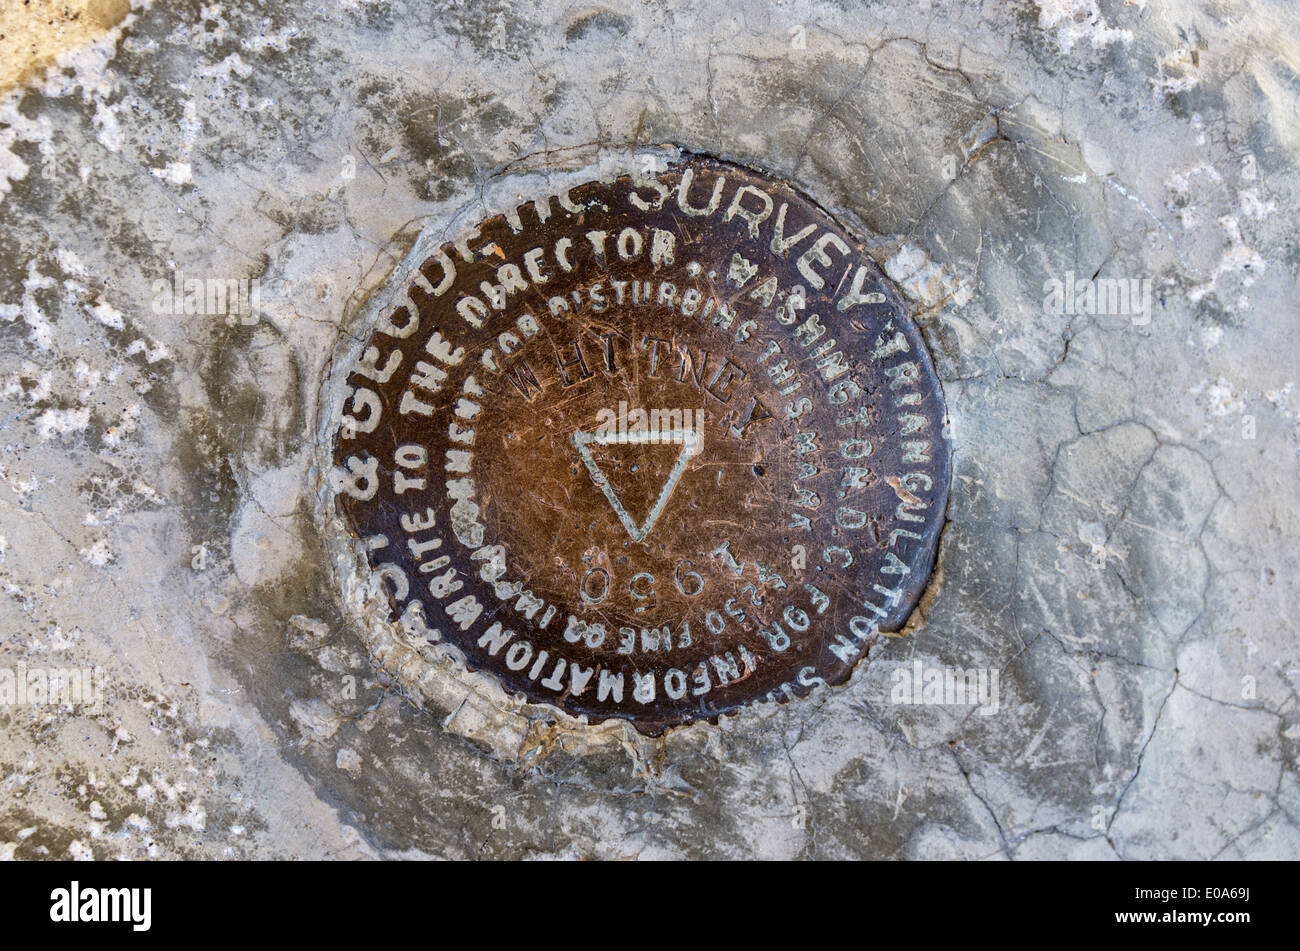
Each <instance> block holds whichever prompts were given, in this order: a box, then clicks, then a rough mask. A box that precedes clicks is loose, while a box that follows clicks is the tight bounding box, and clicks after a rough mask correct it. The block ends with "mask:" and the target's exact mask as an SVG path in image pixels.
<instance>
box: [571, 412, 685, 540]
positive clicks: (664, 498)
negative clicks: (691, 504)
mask: <svg viewBox="0 0 1300 951" xmlns="http://www.w3.org/2000/svg"><path fill="white" fill-rule="evenodd" d="M572 442H573V448H574V449H577V450H578V456H579V457H580V458H581V459H582V462H583V464H584V465H585V466H586V467H587V471H588V472H590V473H591V481H593V482H595V483H596V485H597V486H598V487H599V488H600V491H601V492H603V493H604V494H605V499H606V500H607V501H608V502H609V505H610V508H612V509H613V510H614V514H615V515H617V516H618V520H619V521H620V522H621V523H622V524H623V527H624V528H625V529H627V533H628V534H629V535H630V536H632V541H634V542H639V541H641V540H642V539H643V538H645V537H646V536H647V535H649V534H650V529H652V528H654V526H655V522H657V521H658V520H659V516H660V515H661V514H662V513H663V510H664V506H665V505H666V504H667V502H668V497H669V496H670V495H672V494H673V489H675V488H676V487H677V482H678V480H680V479H681V477H682V473H683V472H685V471H686V463H687V462H689V461H690V457H691V456H693V455H695V454H696V453H698V452H699V451H700V437H699V434H698V433H697V432H696V431H695V430H693V429H670V430H667V431H663V432H655V433H650V432H624V433H610V432H604V431H599V430H598V431H596V432H584V431H581V430H579V431H578V432H575V433H574V434H573V437H572ZM648 442H656V443H677V444H680V445H681V447H682V448H681V451H680V452H678V453H677V462H676V463H674V465H673V468H672V471H671V472H669V473H668V479H667V481H666V482H664V486H663V488H662V489H660V490H659V497H658V498H657V499H656V500H655V504H654V505H653V506H651V507H650V512H649V514H647V515H646V517H645V521H644V522H642V523H641V524H640V525H638V524H637V523H636V521H635V520H633V518H632V516H631V515H629V514H628V512H627V508H626V507H625V506H624V505H623V502H622V501H621V500H620V499H619V497H618V493H617V492H615V491H614V486H613V485H612V484H611V483H610V481H609V479H608V478H606V476H605V474H604V473H603V472H601V470H600V465H599V464H598V463H597V462H596V459H595V457H594V456H592V453H591V447H592V446H593V445H596V446H617V445H627V444H629V443H648Z"/></svg>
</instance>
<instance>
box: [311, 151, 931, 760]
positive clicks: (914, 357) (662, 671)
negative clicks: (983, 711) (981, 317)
mask: <svg viewBox="0 0 1300 951" xmlns="http://www.w3.org/2000/svg"><path fill="white" fill-rule="evenodd" d="M511 219H513V220H511ZM511 219H508V218H507V217H506V216H497V217H495V218H492V219H490V220H488V221H486V222H484V223H482V224H481V225H480V226H479V227H477V228H475V229H473V231H471V232H470V235H469V236H468V237H466V238H465V239H464V240H460V241H455V242H448V243H447V244H445V245H444V246H443V247H442V248H441V249H440V250H439V251H438V252H437V253H436V254H431V255H430V256H429V257H428V259H426V260H425V261H424V262H423V263H422V264H421V265H420V276H419V277H418V278H417V279H416V280H415V281H414V282H412V283H411V285H410V286H409V287H408V288H407V296H406V299H405V302H404V303H401V304H398V305H396V306H395V307H394V308H393V309H392V311H391V312H389V313H384V314H383V315H382V317H381V320H380V321H379V323H380V327H379V329H378V330H377V331H376V332H375V333H374V335H373V336H372V337H371V339H370V341H369V346H368V347H367V349H366V350H365V351H364V353H363V355H362V357H361V359H360V360H359V361H358V363H357V365H356V366H354V367H353V369H352V371H351V372H350V374H349V376H348V384H349V386H350V388H351V392H350V395H349V397H348V404H347V406H346V407H345V408H346V409H347V412H346V414H345V415H344V417H343V423H342V426H341V428H340V430H339V433H338V438H337V442H336V449H335V456H336V459H335V461H336V464H337V466H338V468H337V469H336V471H335V479H336V488H337V490H338V500H339V506H340V510H341V511H342V512H343V514H344V515H345V516H346V519H347V522H348V524H349V526H350V528H351V530H352V531H353V532H354V533H355V534H357V535H358V536H359V537H360V538H362V539H363V541H364V542H366V548H367V551H368V555H369V561H370V564H371V567H372V569H374V570H375V571H376V572H377V573H378V576H379V577H381V578H382V581H383V586H384V589H385V591H386V592H387V594H388V597H389V602H390V604H391V605H392V608H393V618H394V620H397V619H398V618H405V619H406V621H407V625H408V626H410V625H412V624H418V625H419V626H420V627H421V628H422V629H423V631H424V632H425V637H426V639H427V640H428V641H429V642H431V643H434V642H448V643H451V644H454V645H455V646H456V647H458V648H459V649H460V650H461V651H462V652H463V654H464V657H465V662H466V664H467V665H468V666H469V667H470V669H482V670H486V671H488V672H490V673H491V674H492V675H493V676H495V677H496V678H497V679H498V680H499V681H500V682H501V684H502V685H503V686H504V687H505V688H506V689H507V690H508V691H509V692H510V693H519V694H523V695H524V696H526V697H528V698H529V699H530V700H532V701H534V702H542V703H550V704H552V705H554V706H557V707H559V708H561V709H563V710H564V711H565V712H567V713H569V714H571V715H574V716H585V717H587V718H589V720H591V721H593V722H595V721H600V720H604V719H606V718H620V719H626V720H630V721H632V722H633V723H634V724H635V725H636V726H637V728H638V729H640V730H642V731H643V732H646V733H652V734H653V733H660V732H662V731H663V729H664V728H665V727H667V726H671V725H674V724H680V723H685V722H690V721H692V720H696V719H711V720H715V721H716V718H717V717H718V715H720V714H723V713H729V712H732V711H735V710H736V709H738V708H739V707H741V706H743V705H744V704H746V703H748V702H750V701H753V700H755V699H768V700H779V701H785V700H788V699H792V698H795V697H797V696H805V695H807V694H808V692H809V691H810V690H811V689H813V688H814V687H815V686H816V685H818V684H822V683H829V684H840V683H843V682H844V681H845V680H847V679H848V677H849V674H850V673H851V671H852V669H853V666H854V665H855V664H856V663H857V662H858V661H859V660H860V659H862V658H863V657H864V656H866V654H867V653H868V652H869V650H870V649H871V647H872V646H874V645H875V643H876V640H877V639H878V637H879V635H880V632H882V631H883V632H892V631H897V630H898V629H899V628H900V627H901V626H902V624H903V623H904V621H905V620H906V619H907V617H908V615H909V613H910V612H911V610H912V608H913V607H914V605H915V604H916V602H917V599H918V598H919V597H920V594H921V592H922V590H923V589H924V587H925V584H926V581H927V580H928V578H929V575H930V571H931V568H932V566H933V564H934V557H935V550H936V547H937V543H938V536H939V531H940V528H941V527H942V525H943V517H944V509H945V505H946V502H947V493H948V482H949V472H950V462H949V454H950V453H949V445H948V437H947V433H946V428H945V419H944V407H943V397H942V394H941V392H940V389H939V386H938V382H937V380H936V378H935V374H934V369H933V366H932V364H931V360H930V356H929V353H928V351H927V349H926V346H925V343H924V342H923V340H922V339H921V336H920V334H919V332H918V330H917V328H916V325H915V324H914V323H913V321H912V319H911V317H910V316H909V314H908V308H907V306H906V305H905V303H904V302H903V300H902V298H901V297H900V295H899V294H898V292H897V290H896V288H895V287H894V286H893V284H892V282H891V281H889V279H888V278H887V277H885V276H884V274H883V273H882V272H881V271H880V269H879V268H878V267H877V266H876V264H875V263H874V262H873V261H872V260H871V259H870V257H868V256H867V255H866V253H865V251H864V247H863V245H862V244H861V242H860V241H858V240H857V239H855V238H854V237H853V236H852V235H850V234H849V233H848V232H846V231H845V230H844V229H843V228H841V227H840V226H839V225H838V224H836V223H835V222H834V221H833V220H832V219H831V218H830V216H828V215H827V214H826V213H825V212H824V211H822V210H821V209H819V208H818V207H817V206H816V205H815V204H813V203H812V202H811V201H810V200H809V199H808V198H806V197H805V196H803V195H802V194H800V193H799V192H798V191H797V190H796V189H794V188H793V187H791V186H790V185H788V184H786V183H784V182H780V181H776V180H772V179H769V178H767V177H765V176H763V175H761V174H760V173H758V172H756V171H754V170H752V169H747V168H742V167H739V166H737V165H734V164H731V163H726V162H722V161H720V160H717V159H713V158H709V157H705V156H700V155H689V154H688V155H684V156H683V157H682V158H681V159H680V160H679V161H678V162H676V163H674V164H673V165H672V166H670V167H669V168H668V169H667V170H666V171H664V172H661V173H659V174H656V175H652V176H646V177H645V179H644V180H643V181H640V182H637V181H634V180H633V179H632V178H631V177H626V176H625V177H622V178H620V179H618V180H616V181H613V182H609V183H602V182H590V183H588V184H586V185H582V186H579V187H577V188H574V189H572V190H570V191H569V192H568V193H567V194H565V195H563V196H559V197H558V198H557V199H556V200H554V201H549V200H548V201H543V202H535V203H534V202H530V203H527V204H524V205H521V206H519V208H518V209H517V211H516V212H515V214H514V215H513V216H511ZM638 413H640V414H642V415H640V416H638V415H637V414H638Z"/></svg>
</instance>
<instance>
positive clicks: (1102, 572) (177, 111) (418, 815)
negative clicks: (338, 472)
mask: <svg viewBox="0 0 1300 951" xmlns="http://www.w3.org/2000/svg"><path fill="white" fill-rule="evenodd" d="M103 6H104V9H105V10H107V9H109V8H110V7H112V5H111V4H106V5H103ZM116 15H117V14H114V15H113V16H109V15H108V14H107V13H105V14H103V16H102V25H103V26H104V27H107V28H108V31H107V32H105V33H103V34H102V35H101V36H99V38H97V39H94V40H93V41H91V42H89V43H87V44H83V45H79V46H76V47H75V48H73V49H71V50H69V51H65V52H58V51H57V49H56V50H55V52H54V53H53V54H52V55H57V59H56V60H55V62H54V65H52V66H51V67H49V68H48V69H46V70H45V71H44V72H41V73H38V74H36V75H35V76H33V77H30V78H28V79H27V82H26V85H22V86H14V87H13V88H11V89H10V90H8V91H7V92H5V93H3V94H2V95H0V211H2V213H3V216H4V222H5V227H4V231H3V234H2V235H0V341H2V344H0V428H2V429H3V435H2V437H0V587H2V591H0V595H2V597H0V638H2V642H0V668H7V669H10V670H17V669H19V667H20V665H21V666H23V667H26V668H29V669H54V668H96V667H98V668H101V669H102V671H103V676H104V687H103V697H102V702H101V703H100V704H98V705H97V706H96V707H95V708H94V709H89V708H83V707H77V706H74V707H72V708H71V709H69V708H67V707H65V706H59V705H49V704H41V703H26V704H18V703H9V704H6V705H0V725H2V726H3V731H2V732H0V803H2V804H0V857H12V858H38V857H47V856H48V857H56V858H63V857H94V858H100V859H107V858H116V857H146V856H156V857H174V856H193V857H259V858H273V857H304V858H316V857H339V858H364V857H379V856H390V857H407V856H409V857H420V856H444V857H453V858H469V857H527V856H545V857H601V858H621V857H641V858H657V857H678V856H681V857H724V858H742V857H764V858H766V857H772V858H776V857H817V858H850V857H897V858H952V857H961V858H1008V859H1015V858H1046V857H1050V858H1114V857H1121V858H1168V857H1180V858H1213V857H1225V858H1294V857H1296V856H1297V855H1300V827H1297V820H1298V819H1300V783H1298V782H1297V757H1298V756H1300V710H1298V708H1297V693H1296V687H1297V678H1298V677H1300V648H1297V643H1300V637H1298V636H1297V635H1298V634H1300V631H1298V630H1297V621H1296V619H1295V617H1294V615H1292V613H1291V611H1292V610H1293V608H1292V605H1293V604H1294V603H1296V600H1297V594H1298V593H1300V592H1298V590H1297V589H1298V588H1300V583H1298V581H1297V574H1296V570H1295V566H1296V560H1297V552H1298V551H1300V524H1298V523H1300V506H1298V505H1297V502H1298V501H1300V491H1298V489H1300V483H1298V482H1297V477H1298V475H1300V468H1298V464H1297V463H1298V459H1297V454H1298V453H1300V427H1298V420H1297V407H1298V405H1300V394H1296V393H1295V391H1294V384H1295V379H1296V377H1297V375H1298V374H1300V367H1297V363H1298V362H1300V361H1297V357H1296V353H1297V352H1300V320H1297V317H1298V316H1300V308H1298V307H1297V304H1296V300H1297V287H1296V284H1297V268H1298V267H1300V246H1298V244H1297V238H1296V235H1297V232H1296V228H1295V226H1294V221H1295V219H1296V215H1297V212H1298V211H1300V194H1297V189H1298V188H1300V176H1298V175H1297V157H1298V156H1300V123H1297V120H1296V116H1297V110H1298V109H1300V83H1298V82H1297V78H1296V77H1297V71H1298V70H1300V24H1298V23H1297V19H1296V15H1295V12H1294V10H1292V9H1291V8H1290V7H1289V6H1288V4H1287V3H1285V2H1283V0H1278V2H1272V3H1269V2H1260V3H1253V4H1250V5H1248V6H1244V7H1243V6H1239V5H1232V6H1231V8H1230V7H1229V5H1227V4H1223V3H1219V2H1215V0H1204V2H1192V0H1179V2H1174V3H1160V4H1157V3H1138V4H1121V3H1110V2H1100V0H1041V2H1003V3H984V4H979V5H974V4H965V3H958V2H922V3H902V2H888V3H885V2H882V3H874V4H869V5H859V4H851V3H833V2H828V3H806V2H795V0H792V2H785V3H783V2H774V3H770V4H764V3H749V2H745V3H738V4H727V5H722V4H718V5H715V6H714V7H712V8H706V7H705V6H703V5H699V4H696V5H682V4H676V3H672V2H662V0H650V2H631V0H626V2H610V3H608V4H607V5H603V6H602V5H571V4H566V3H559V2H551V0H538V2H535V3H532V4H528V5H526V6H522V7H521V6H519V5H514V4H505V3H495V2H486V3H476V4H468V3H456V2H445V3H438V4H427V3H416V2H410V3H403V2H397V0H393V2H386V0H374V2H367V0H343V2H340V3H337V4H335V3H327V4H297V3H276V4H265V5H264V4H259V3H255V2H252V0H243V2H236V3H225V4H214V5H206V4H199V3H186V2H179V3H175V4H157V5H153V6H149V5H144V4H140V3H136V4H134V5H133V6H132V8H131V11H130V13H129V14H127V16H126V17H125V19H123V20H121V22H120V23H118V22H117V21H116V19H115V17H116ZM671 145H678V146H685V147H689V148H693V149H699V150H702V151H706V152H711V153H714V154H717V155H721V156H723V157H726V158H729V159H732V160H735V161H740V162H744V163H748V164H752V165H754V166H756V167H759V168H763V169H766V170H768V171H770V172H773V173H775V174H777V175H780V176H783V177H786V178H788V179H790V180H792V181H794V182H796V183H798V184H799V185H800V186H801V187H802V188H803V189H804V190H806V191H807V192H808V193H810V194H811V195H812V196H813V197H815V198H816V199H817V200H818V201H819V202H821V203H822V205H823V206H824V207H826V208H828V209H829V210H831V211H832V212H834V213H836V214H837V215H839V216H841V217H842V218H843V220H845V221H846V222H850V223H853V224H854V226H855V227H857V228H858V230H860V231H861V232H862V233H863V234H864V235H865V234H870V233H874V234H876V235H879V236H880V238H879V241H878V247H877V249H876V257H877V260H878V261H879V263H880V264H881V265H882V267H884V268H885V270H886V271H887V272H888V273H889V274H890V276H891V277H893V278H894V280H895V281H896V282H897V283H898V285H899V286H900V287H901V288H902V289H903V291H904V292H905V293H906V294H907V295H908V296H909V297H910V298H911V299H912V300H913V301H914V302H915V305H916V308H917V311H918V313H919V315H920V316H919V320H920V322H921V323H922V324H923V327H924V331H925V335H926V337H927V340H928V341H929V343H930V345H931V349H932V352H933V354H934V357H935V361H936V364H937V366H938V368H939V372H940V376H941V378H942V379H943V382H944V395H945V398H946V400H947V404H948V407H949V411H950V413H951V416H952V434H953V440H954V446H955V460H954V465H955V478H954V483H953V492H952V499H951V503H950V506H949V513H948V514H949V519H950V522H949V524H948V526H947V528H946V530H945V533H944V537H943V541H942V545H941V548H940V555H939V558H940V562H939V571H938V575H937V577H936V581H935V583H934V586H933V589H932V590H933V596H932V597H931V598H930V599H929V600H928V602H927V603H926V604H925V606H924V608H923V611H922V613H923V617H917V618H916V619H915V623H914V624H913V626H912V629H911V632H910V633H909V634H908V636H906V637H900V638H897V639H894V640H891V641H890V642H889V644H888V646H887V648H886V649H885V650H884V651H882V652H879V653H877V654H876V655H874V656H873V659H872V661H871V662H870V663H869V664H865V665H862V666H861V667H860V668H859V670H858V672H857V674H856V675H855V677H854V679H853V680H852V682H851V683H850V684H849V685H847V686H846V687H844V688H842V689H839V690H834V691H827V692H823V693H820V694H818V695H816V696H814V697H813V698H811V699H809V700H807V701H804V702H801V703H796V704H793V705H790V706H786V707H780V708H760V709H756V710H754V711H752V712H748V713H746V714H744V715H742V716H740V717H737V718H734V719H724V720H723V721H722V723H721V725H720V726H719V727H717V728H711V727H708V728H698V729H697V728H692V729H691V730H687V731H683V732H681V733H675V734H670V736H669V737H668V739H667V740H666V741H664V742H657V741H647V740H643V739H639V738H636V737H634V736H631V735H627V734H619V733H617V731H606V732H605V733H602V734H601V735H600V736H599V737H594V738H589V740H588V739H584V738H582V737H575V736H572V735H545V734H539V733H537V732H536V731H532V732H529V731H528V730H526V729H525V730H522V731H521V730H517V729H515V727H514V726H512V724H516V725H517V722H518V721H517V720H512V719H511V718H510V717H509V716H505V715H503V714H502V713H501V711H500V710H499V709H495V708H494V707H493V705H492V704H491V703H485V702H482V701H481V700H480V699H479V698H478V697H477V695H474V694H470V693H468V692H467V693H465V694H463V695H461V696H455V695H451V694H447V693H445V692H444V693H442V694H437V695H433V694H431V695H430V696H429V697H427V698H419V697H415V696H412V695H411V691H410V690H409V689H406V690H399V689H398V688H399V680H398V679H395V678H394V677H393V676H391V675H390V673H388V672H386V671H385V666H386V667H388V669H389V670H391V669H393V666H394V665H395V664H397V663H399V662H400V658H385V659H384V666H381V665H379V664H378V663H376V660H377V658H375V657H373V656H370V652H369V651H367V650H366V648H365V646H364V644H365V643H367V642H366V641H365V640H364V639H363V638H362V637H361V634H360V625H361V624H362V621H361V620H359V618H358V615H357V612H356V611H355V610H354V609H353V607H352V606H351V605H350V604H349V602H348V600H347V598H346V597H345V592H343V591H342V590H341V588H340V584H339V580H338V576H337V574H336V572H335V571H334V570H333V568H332V566H331V557H332V552H333V548H332V547H331V546H332V542H331V540H330V539H329V538H328V537H327V535H328V531H327V530H326V528H327V526H324V525H323V524H322V521H321V519H320V518H319V517H318V511H317V508H318V495H319V492H320V487H321V485H322V477H321V473H320V470H319V467H318V466H317V465H316V460H317V454H318V452H319V449H320V447H319V430H318V424H319V421H320V419H321V416H322V412H323V407H322V399H323V387H324V383H323V381H324V380H326V378H327V377H328V375H329V373H330V370H331V361H332V359H333V357H334V355H335V354H336V353H337V352H338V351H339V348H340V347H341V346H343V345H345V344H346V341H347V339H348V338H349V336H350V335H352V336H355V335H356V334H357V333H358V331H357V328H356V325H355V324H356V321H355V318H356V315H357V313H358V311H359V309H360V307H361V304H362V302H363V301H364V300H365V298H366V296H367V294H368V293H369V292H370V291H372V290H373V289H374V288H376V287H377V286H379V285H380V284H381V283H382V282H383V280H384V279H385V278H386V277H387V275H388V274H389V273H390V272H391V271H392V269H393V268H394V266H395V265H396V263H397V262H398V261H399V260H400V259H401V258H402V257H403V256H404V255H405V254H406V252H407V251H408V250H409V248H410V247H411V245H412V243H413V242H414V240H415V237H416V235H417V234H419V233H420V232H421V231H423V230H426V229H430V228H434V229H438V228H448V227H450V224H449V223H451V222H453V221H459V220H465V219H467V218H468V219H473V218H479V217H483V216H484V215H485V214H486V213H488V212H490V211H495V210H498V206H497V205H494V204H493V202H500V203H504V202H508V201H509V200H510V199H511V198H512V197H513V196H512V195H511V194H510V191H511V190H512V189H514V188H515V187H516V184H517V183H518V182H521V181H528V180H530V175H529V174H528V173H533V174H532V176H531V177H536V176H538V175H542V174H556V173H563V172H566V171H571V170H573V169H579V168H583V167H586V166H590V165H593V164H598V163H599V162H601V161H602V157H607V156H609V155H613V154H627V153H628V152H629V151H635V150H636V149H638V148H642V147H658V146H671ZM1288 222H1292V223H1291V224H1288ZM450 236H452V235H450V234H449V235H448V237H450ZM178 272H179V273H181V274H183V275H186V276H190V277H194V278H199V279H202V280H210V279H223V280H224V279H232V280H239V279H256V280H257V282H258V291H259V297H260V300H259V301H258V306H257V307H256V308H255V310H254V312H253V313H251V314H233V315H228V314H227V313H225V312H222V313H219V314H202V313H186V312H185V308H184V306H183V305H182V306H181V307H180V308H179V309H178V308H177V307H175V306H174V305H175V303H176V302H175V301H173V300H172V296H171V295H170V294H167V293H161V292H160V291H159V289H158V286H157V284H156V282H159V281H162V282H163V284H164V286H165V285H167V284H170V283H171V282H172V281H174V280H175V279H176V277H177V274H178ZM1093 279H1096V281H1097V282H1098V283H1095V284H1093V285H1092V287H1093V288H1094V290H1095V289H1096V288H1097V287H1099V286H1100V287H1102V288H1103V293H1102V295H1101V296H1100V298H1098V297H1093V298H1092V299H1091V300H1089V298H1088V297H1087V296H1086V295H1084V296H1078V297H1076V293H1075V291H1076V290H1077V289H1079V288H1086V287H1087V286H1088V282H1090V281H1092V280H1093ZM1102 281H1106V282H1108V283H1107V284H1102V283H1100V282H1102ZM1118 281H1123V282H1124V284H1125V287H1126V289H1127V288H1129V287H1131V288H1132V289H1133V293H1132V294H1131V295H1130V299H1129V300H1128V301H1126V302H1123V303H1124V306H1122V307H1116V306H1113V305H1114V301H1113V300H1112V301H1110V303H1109V305H1108V304H1107V303H1106V302H1105V301H1106V293H1105V289H1106V288H1107V287H1109V288H1110V289H1111V290H1112V292H1114V291H1115V289H1116V288H1118V287H1119V285H1118V284H1117V283H1109V282H1118ZM917 662H919V663H920V664H921V667H922V669H923V670H925V671H933V670H943V669H953V668H961V669H963V670H971V669H977V670H984V671H986V672H989V673H992V672H996V674H997V675H998V681H997V682H998V684H999V687H1000V689H999V695H998V698H997V703H996V709H995V708H994V707H993V706H991V705H986V706H985V707H984V708H983V709H977V708H976V707H975V706H972V705H970V704H966V705H951V704H949V705H942V704H940V705H935V704H928V703H923V704H908V703H902V702H899V699H900V698H899V693H898V686H899V684H900V683H902V682H905V681H907V680H908V677H907V676H900V672H905V673H906V674H910V672H911V671H912V670H913V665H914V664H915V663H917ZM2 686H3V684H2V683H0V687H2ZM421 699H423V700H424V702H423V703H422V704H421V703H419V702H417V701H420V700H421Z"/></svg>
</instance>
